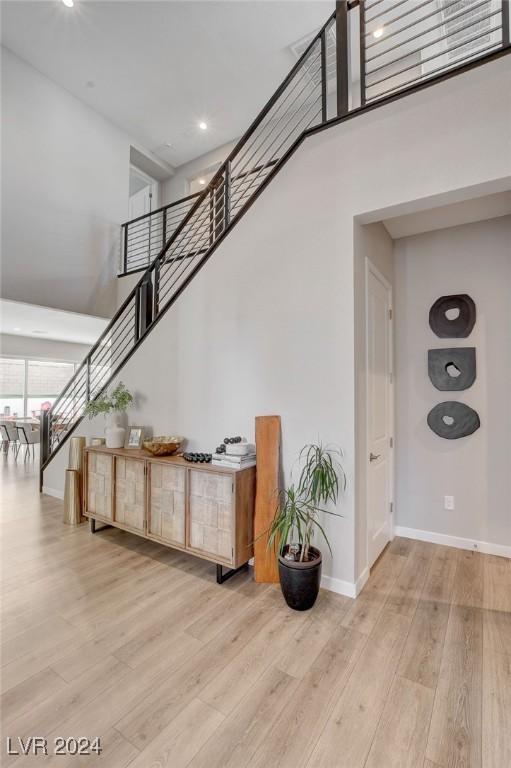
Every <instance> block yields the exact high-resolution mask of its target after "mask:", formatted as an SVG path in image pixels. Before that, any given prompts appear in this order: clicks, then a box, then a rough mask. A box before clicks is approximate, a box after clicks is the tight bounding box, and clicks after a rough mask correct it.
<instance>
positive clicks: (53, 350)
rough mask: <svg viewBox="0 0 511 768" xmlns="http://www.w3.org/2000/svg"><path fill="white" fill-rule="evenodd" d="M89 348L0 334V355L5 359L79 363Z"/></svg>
mask: <svg viewBox="0 0 511 768" xmlns="http://www.w3.org/2000/svg"><path fill="white" fill-rule="evenodd" d="M89 349H90V346H88V345H87V344H72V343H71V342H68V341H53V340H52V339H34V338H32V337H31V336H16V335H14V334H8V333H2V334H0V353H1V354H2V355H5V356H6V357H30V358H32V359H34V360H62V361H63V362H69V363H81V362H82V360H83V359H84V357H85V356H86V355H87V353H88V351H89Z"/></svg>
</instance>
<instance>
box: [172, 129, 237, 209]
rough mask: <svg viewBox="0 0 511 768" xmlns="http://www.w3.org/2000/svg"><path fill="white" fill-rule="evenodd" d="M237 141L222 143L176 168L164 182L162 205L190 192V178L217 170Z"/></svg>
mask: <svg viewBox="0 0 511 768" xmlns="http://www.w3.org/2000/svg"><path fill="white" fill-rule="evenodd" d="M235 144H236V141H232V142H229V143H228V144H222V146H221V147H217V148H216V149H213V150H212V151H211V152H207V153H206V154H205V155H201V156H200V157H197V158H196V159H195V160H191V161H190V162H189V163H185V164H184V165H180V166H179V167H178V168H176V170H175V173H174V175H173V176H172V177H171V178H170V179H168V180H167V181H165V182H164V183H163V184H162V203H161V204H162V205H166V204H167V203H173V202H174V200H179V199H180V198H182V197H186V196H187V195H189V194H190V180H191V179H193V178H195V177H196V176H198V174H200V173H206V172H207V171H210V170H214V171H215V172H216V170H217V169H218V167H219V166H220V165H221V164H222V163H223V161H224V160H225V158H226V157H227V156H228V155H229V153H230V152H231V151H232V150H233V149H234V146H235Z"/></svg>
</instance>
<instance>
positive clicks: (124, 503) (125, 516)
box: [114, 456, 145, 531]
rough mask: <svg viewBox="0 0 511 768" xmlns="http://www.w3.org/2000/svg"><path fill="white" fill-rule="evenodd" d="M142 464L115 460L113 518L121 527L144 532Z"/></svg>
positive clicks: (129, 460) (121, 459) (137, 461)
mask: <svg viewBox="0 0 511 768" xmlns="http://www.w3.org/2000/svg"><path fill="white" fill-rule="evenodd" d="M144 466H145V465H144V462H143V461H139V460H137V459H125V458H123V457H121V456H116V458H115V517H114V520H115V521H116V522H117V523H121V524H122V525H127V526H129V527H130V528H135V529H136V530H137V531H143V530H144V517H145V473H144Z"/></svg>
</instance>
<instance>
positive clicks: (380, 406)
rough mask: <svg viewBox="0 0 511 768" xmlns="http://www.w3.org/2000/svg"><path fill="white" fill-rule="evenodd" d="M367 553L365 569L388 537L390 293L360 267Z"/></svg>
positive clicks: (375, 274) (381, 281) (368, 265)
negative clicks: (363, 322)
mask: <svg viewBox="0 0 511 768" xmlns="http://www.w3.org/2000/svg"><path fill="white" fill-rule="evenodd" d="M366 300H367V323H366V333H367V339H366V349H367V441H366V445H367V458H366V460H367V537H368V542H367V548H368V561H369V567H370V566H371V565H372V564H373V563H374V561H375V560H376V559H377V557H378V556H379V554H380V553H381V551H382V550H383V548H384V547H385V545H386V544H387V542H388V541H389V540H390V538H391V530H392V517H391V501H392V485H393V483H392V431H393V426H392V425H393V414H392V323H391V318H392V312H391V307H392V290H391V287H390V285H389V283H388V282H387V281H386V280H385V278H384V277H383V275H381V274H380V273H379V272H378V270H376V268H375V267H374V266H373V265H372V263H371V262H370V261H369V260H367V262H366Z"/></svg>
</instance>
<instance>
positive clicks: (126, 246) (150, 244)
mask: <svg viewBox="0 0 511 768" xmlns="http://www.w3.org/2000/svg"><path fill="white" fill-rule="evenodd" d="M200 194H201V193H200V192H196V193H195V194H194V195H188V196H187V197H183V198H182V199H181V200H176V201H175V202H174V203H170V204H169V205H165V206H163V207H162V208H158V209H157V210H156V211H152V212H151V213H146V214H144V215H143V216H138V217H137V218H136V219H132V220H131V221H127V222H125V223H124V224H122V225H121V263H120V268H119V275H127V274H129V273H130V272H139V271H141V270H144V269H147V267H148V266H150V264H152V262H153V261H154V259H155V258H156V256H158V254H159V253H160V252H161V250H162V248H163V247H164V246H165V244H166V242H167V241H168V239H169V238H170V237H172V235H173V234H174V232H175V231H176V229H177V228H178V226H179V224H181V222H182V221H183V219H184V217H185V216H186V214H187V213H188V211H189V210H190V208H191V207H192V205H193V204H194V202H195V200H196V199H197V198H198V197H199V196H200Z"/></svg>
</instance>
